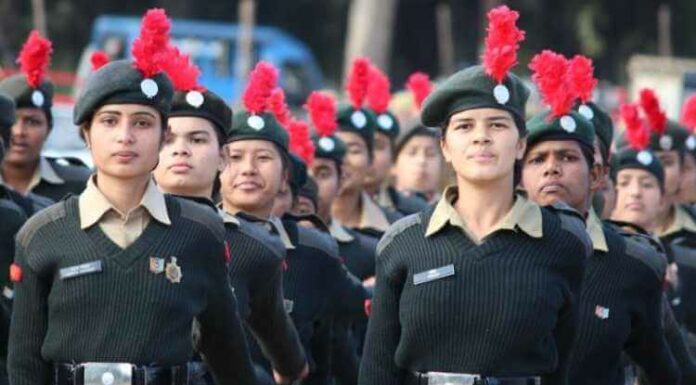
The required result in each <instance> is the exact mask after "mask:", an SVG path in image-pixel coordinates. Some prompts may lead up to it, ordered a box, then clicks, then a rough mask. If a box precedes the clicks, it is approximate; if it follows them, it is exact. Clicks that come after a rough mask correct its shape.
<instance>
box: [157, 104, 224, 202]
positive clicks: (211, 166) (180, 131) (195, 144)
mask: <svg viewBox="0 0 696 385" xmlns="http://www.w3.org/2000/svg"><path fill="white" fill-rule="evenodd" d="M222 164H223V157H222V151H221V150H220V145H219V143H218V138H217V134H216V132H215V127H214V126H213V124H212V123H211V122H210V121H209V120H207V119H202V118H196V117H176V118H170V119H169V129H168V130H167V133H166V134H165V137H164V146H163V147H162V150H160V155H159V164H158V165H157V168H156V169H155V172H154V175H155V179H156V180H157V184H158V185H159V186H160V188H161V189H162V190H164V191H165V192H168V193H175V194H182V195H199V194H200V193H201V192H203V191H209V190H211V189H212V186H213V183H214V182H215V177H216V176H217V172H218V171H219V170H221V169H222Z"/></svg>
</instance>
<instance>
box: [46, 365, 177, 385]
mask: <svg viewBox="0 0 696 385" xmlns="http://www.w3.org/2000/svg"><path fill="white" fill-rule="evenodd" d="M53 379H54V381H53V385H187V384H188V383H189V368H188V365H178V366H155V365H152V366H137V365H133V364H129V363H107V362H89V363H82V364H56V365H54V377H53Z"/></svg>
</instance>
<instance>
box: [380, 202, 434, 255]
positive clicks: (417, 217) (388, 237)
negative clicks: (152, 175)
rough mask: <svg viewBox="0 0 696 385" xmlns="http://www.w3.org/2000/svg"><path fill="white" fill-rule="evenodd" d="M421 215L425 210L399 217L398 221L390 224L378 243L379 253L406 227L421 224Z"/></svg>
mask: <svg viewBox="0 0 696 385" xmlns="http://www.w3.org/2000/svg"><path fill="white" fill-rule="evenodd" d="M421 215H423V212H421V213H416V214H411V215H409V216H406V217H404V218H401V219H399V220H398V221H396V222H394V223H393V224H392V225H391V226H389V229H388V230H387V231H386V232H385V233H384V235H383V236H382V239H381V240H380V241H379V243H378V244H377V254H380V253H381V252H382V250H384V249H385V248H386V247H387V246H388V245H389V244H390V243H391V242H392V241H393V240H394V238H395V237H396V236H397V235H399V234H401V233H403V232H404V231H406V229H409V228H411V227H413V226H416V225H418V224H420V223H421V221H422V218H421Z"/></svg>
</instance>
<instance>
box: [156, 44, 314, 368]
mask: <svg viewBox="0 0 696 385" xmlns="http://www.w3.org/2000/svg"><path fill="white" fill-rule="evenodd" d="M165 71H166V73H167V74H168V75H169V77H170V78H171V79H172V81H173V83H174V88H175V90H176V92H175V93H174V98H173V102H172V109H171V112H170V113H169V119H168V124H169V128H168V130H167V133H166V135H165V140H164V146H163V147H162V149H161V151H160V162H159V164H158V166H157V168H156V169H155V171H154V175H155V180H156V181H157V183H158V185H159V187H160V189H161V190H162V191H164V192H167V193H170V194H175V195H177V196H179V197H184V198H187V199H192V200H195V201H198V202H200V203H203V204H206V205H208V206H209V207H211V208H212V209H213V210H214V211H215V212H217V211H218V210H217V208H216V207H215V206H214V204H213V203H212V196H213V194H214V193H215V192H214V191H213V188H214V184H215V181H216V179H217V177H218V171H219V170H222V168H223V167H224V153H223V150H222V146H223V143H224V142H225V130H226V129H228V128H229V127H230V126H231V125H232V110H231V109H230V108H229V107H228V106H227V104H225V102H224V101H223V100H222V99H221V98H220V97H219V96H217V95H216V94H215V93H213V92H211V91H207V90H205V89H203V88H202V87H201V86H199V85H198V82H197V77H198V74H199V72H198V69H197V68H196V67H195V66H194V65H193V64H191V63H190V62H189V60H188V58H187V57H184V56H182V55H181V54H180V53H179V52H178V50H176V49H172V50H171V57H170V59H169V60H168V63H167V64H166V66H165ZM223 220H224V222H225V240H226V241H227V242H228V243H229V244H230V245H231V246H232V252H233V254H234V258H230V260H229V261H228V266H227V268H228V274H227V275H228V278H229V280H230V283H231V284H232V287H234V290H235V295H236V297H237V301H238V305H239V312H240V315H241V318H242V319H243V320H245V321H246V322H245V325H246V326H247V327H248V329H249V330H250V331H251V333H252V335H253V336H254V337H256V339H257V340H258V343H259V344H260V345H261V346H262V347H263V351H264V352H265V353H266V356H267V357H268V359H269V360H270V361H271V363H272V366H273V368H274V370H275V371H276V376H277V378H284V379H285V378H287V379H295V378H297V377H298V376H299V375H300V372H301V371H302V370H303V368H304V366H305V360H304V352H303V351H302V346H301V345H300V342H299V339H298V337H297V332H296V331H295V329H294V327H293V325H292V322H291V320H290V317H288V315H287V313H286V312H285V308H284V306H283V287H282V283H283V280H282V263H283V258H284V257H285V250H284V248H283V245H282V244H281V243H280V242H279V241H278V239H277V237H275V236H273V235H272V234H270V233H269V232H268V231H266V230H265V229H263V228H261V227H259V226H256V225H254V224H253V223H250V222H248V221H246V220H244V219H241V218H237V217H235V216H232V215H229V214H224V215H223ZM256 370H257V372H258V371H260V370H261V368H260V367H258V366H257V367H256ZM260 374H261V375H260V376H259V377H260V378H267V379H270V378H269V376H268V375H266V376H263V375H262V374H263V373H260Z"/></svg>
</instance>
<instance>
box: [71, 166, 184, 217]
mask: <svg viewBox="0 0 696 385" xmlns="http://www.w3.org/2000/svg"><path fill="white" fill-rule="evenodd" d="M95 178H96V176H94V175H93V176H92V177H91V178H89V180H88V181H87V187H86V188H85V190H84V191H83V192H82V194H80V198H79V200H78V206H79V211H80V228H82V229H86V228H88V227H90V226H92V225H94V224H95V223H97V222H99V220H100V219H101V218H102V217H103V216H104V214H106V213H107V212H109V211H111V210H113V211H116V212H117V213H119V214H121V215H124V213H121V212H119V211H118V210H117V209H116V208H115V207H114V206H113V205H112V204H111V202H109V200H108V199H107V198H106V196H104V194H103V193H102V192H101V191H100V190H99V187H97V184H96V183H95ZM137 207H143V208H144V209H145V210H147V212H148V213H149V214H150V215H151V216H152V217H153V218H154V219H155V220H156V221H158V222H160V223H162V224H165V225H171V224H172V222H171V220H170V219H169V212H168V211H167V204H166V201H165V199H164V194H162V192H160V190H159V189H158V188H157V186H156V185H155V182H154V181H153V180H152V179H150V180H149V181H148V183H147V187H146V188H145V193H144V194H143V197H142V199H141V200H140V204H138V206H137Z"/></svg>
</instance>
